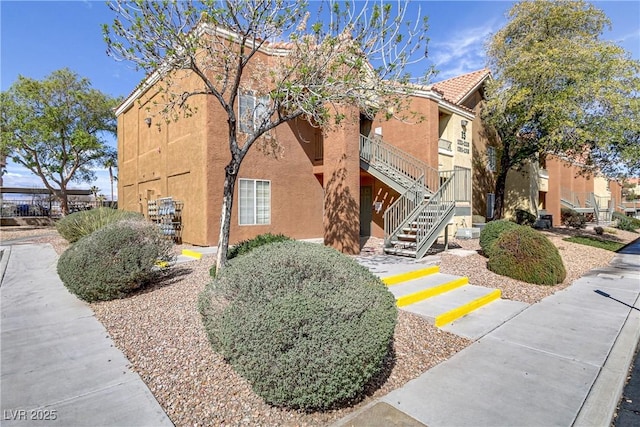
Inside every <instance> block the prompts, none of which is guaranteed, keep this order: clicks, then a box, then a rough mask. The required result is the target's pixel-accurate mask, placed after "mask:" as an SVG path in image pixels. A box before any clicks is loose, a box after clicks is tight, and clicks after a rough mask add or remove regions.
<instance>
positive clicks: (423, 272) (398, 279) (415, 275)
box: [382, 265, 440, 286]
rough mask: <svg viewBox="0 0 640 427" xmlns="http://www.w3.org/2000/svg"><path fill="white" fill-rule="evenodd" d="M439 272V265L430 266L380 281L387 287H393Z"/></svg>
mask: <svg viewBox="0 0 640 427" xmlns="http://www.w3.org/2000/svg"><path fill="white" fill-rule="evenodd" d="M439 272H440V266H439V265H430V266H429V267H426V268H421V269H419V270H411V271H407V272H405V273H399V274H393V275H390V276H386V277H383V278H382V281H383V282H384V284H385V285H387V286H393V285H397V284H398V283H404V282H408V281H410V280H416V279H419V278H421V277H425V276H429V275H431V274H435V273H439Z"/></svg>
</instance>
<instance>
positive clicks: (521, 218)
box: [516, 209, 536, 227]
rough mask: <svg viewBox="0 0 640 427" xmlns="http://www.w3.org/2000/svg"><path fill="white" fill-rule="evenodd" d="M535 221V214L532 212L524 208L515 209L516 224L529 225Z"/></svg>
mask: <svg viewBox="0 0 640 427" xmlns="http://www.w3.org/2000/svg"><path fill="white" fill-rule="evenodd" d="M535 222H536V216H535V215H534V214H532V213H531V212H529V211H526V210H524V209H516V224H519V225H526V226H528V227H531V226H533V224H534V223H535Z"/></svg>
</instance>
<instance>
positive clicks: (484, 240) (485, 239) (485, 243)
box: [480, 219, 520, 255]
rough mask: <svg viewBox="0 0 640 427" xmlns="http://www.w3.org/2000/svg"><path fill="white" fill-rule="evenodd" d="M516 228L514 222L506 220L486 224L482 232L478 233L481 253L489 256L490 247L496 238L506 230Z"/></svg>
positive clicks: (516, 225)
mask: <svg viewBox="0 0 640 427" xmlns="http://www.w3.org/2000/svg"><path fill="white" fill-rule="evenodd" d="M517 227H520V226H519V225H518V224H516V223H515V222H512V221H509V220H506V219H500V220H497V221H491V222H488V223H487V225H485V226H484V228H483V229H482V231H480V247H481V248H482V252H484V254H485V255H489V253H490V252H491V245H492V244H493V242H494V241H495V240H496V239H497V238H498V236H500V234H502V233H504V232H505V231H506V230H511V229H513V228H517Z"/></svg>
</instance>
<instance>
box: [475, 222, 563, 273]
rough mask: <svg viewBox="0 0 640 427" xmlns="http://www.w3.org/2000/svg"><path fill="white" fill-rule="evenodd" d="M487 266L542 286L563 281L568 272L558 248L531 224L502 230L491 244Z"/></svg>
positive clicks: (497, 271) (494, 270)
mask: <svg viewBox="0 0 640 427" xmlns="http://www.w3.org/2000/svg"><path fill="white" fill-rule="evenodd" d="M487 267H488V268H489V270H491V271H493V272H494V273H496V274H500V275H502V276H507V277H511V278H513V279H516V280H522V281H523V282H528V283H535V284H539V285H555V284H557V283H562V281H563V280H564V279H565V277H566V275H567V272H566V270H565V268H564V264H563V263H562V258H561V257H560V253H559V252H558V249H557V248H556V247H555V246H554V245H553V243H551V241H550V240H549V239H547V238H546V237H545V236H544V235H542V234H540V233H539V232H538V231H536V230H534V229H532V228H529V227H518V228H516V229H512V230H507V231H505V232H504V233H502V234H501V235H500V236H499V237H498V238H497V239H496V240H495V242H494V243H493V245H492V247H491V254H490V256H489V261H488V262H487Z"/></svg>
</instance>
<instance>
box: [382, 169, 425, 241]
mask: <svg viewBox="0 0 640 427" xmlns="http://www.w3.org/2000/svg"><path fill="white" fill-rule="evenodd" d="M423 178H424V176H422V175H421V176H420V177H419V178H418V179H417V180H416V181H415V182H414V183H413V185H411V186H410V187H409V188H408V189H407V191H405V192H404V193H402V194H401V195H400V197H398V199H397V200H396V201H395V202H393V203H392V204H391V206H389V207H388V208H387V210H386V211H384V214H383V218H384V241H385V243H389V240H390V239H391V237H393V236H395V235H396V234H398V232H399V231H400V230H401V229H402V227H404V224H406V222H407V218H410V217H412V216H413V213H414V212H415V210H416V209H417V208H418V207H419V206H420V204H422V203H424V198H425V196H426V194H427V193H426V191H425V187H424V184H423V183H422V180H423Z"/></svg>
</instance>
